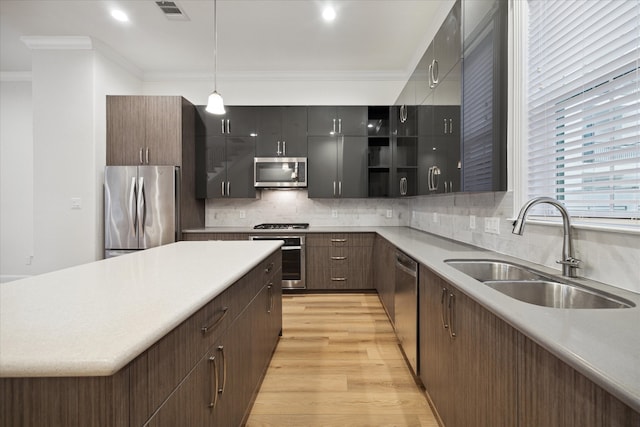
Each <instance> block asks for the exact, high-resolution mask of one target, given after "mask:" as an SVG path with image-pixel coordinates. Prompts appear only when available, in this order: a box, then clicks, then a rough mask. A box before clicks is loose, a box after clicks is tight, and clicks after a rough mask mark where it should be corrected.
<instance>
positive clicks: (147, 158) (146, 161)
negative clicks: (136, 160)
mask: <svg viewBox="0 0 640 427" xmlns="http://www.w3.org/2000/svg"><path fill="white" fill-rule="evenodd" d="M144 162H145V164H147V165H148V164H149V147H147V148H146V149H145V150H144Z"/></svg>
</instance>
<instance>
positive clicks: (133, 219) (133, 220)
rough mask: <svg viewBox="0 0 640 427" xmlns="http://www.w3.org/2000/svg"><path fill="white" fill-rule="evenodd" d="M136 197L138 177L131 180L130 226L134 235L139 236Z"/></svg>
mask: <svg viewBox="0 0 640 427" xmlns="http://www.w3.org/2000/svg"><path fill="white" fill-rule="evenodd" d="M137 208H138V206H137V196H136V177H135V176H134V177H132V178H131V188H130V189H129V224H130V225H131V229H132V230H133V235H134V236H137V235H138V215H137V213H138V211H137Z"/></svg>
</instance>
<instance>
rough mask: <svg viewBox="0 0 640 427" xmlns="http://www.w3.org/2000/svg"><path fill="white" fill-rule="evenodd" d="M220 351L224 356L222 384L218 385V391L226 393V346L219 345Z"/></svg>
mask: <svg viewBox="0 0 640 427" xmlns="http://www.w3.org/2000/svg"><path fill="white" fill-rule="evenodd" d="M218 351H219V352H220V356H221V357H222V384H221V385H220V386H219V387H218V393H220V394H222V393H224V388H225V386H226V385H227V358H226V357H225V355H224V346H223V345H219V346H218Z"/></svg>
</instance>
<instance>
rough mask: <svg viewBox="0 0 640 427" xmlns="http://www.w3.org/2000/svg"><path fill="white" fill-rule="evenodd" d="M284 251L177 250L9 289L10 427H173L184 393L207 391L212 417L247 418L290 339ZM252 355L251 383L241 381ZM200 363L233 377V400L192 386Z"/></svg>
mask: <svg viewBox="0 0 640 427" xmlns="http://www.w3.org/2000/svg"><path fill="white" fill-rule="evenodd" d="M280 246H281V242H279V241H268V242H249V241H242V242H178V243H174V244H170V245H166V246H162V247H158V248H154V249H150V250H146V251H141V252H137V253H133V254H130V255H126V256H121V257H117V258H111V259H107V260H102V261H97V262H94V263H90V264H86V265H81V266H77V267H73V268H69V269H64V270H60V271H56V272H53V273H48V274H43V275H40V276H35V277H32V278H29V279H24V280H20V281H16V282H10V283H6V284H3V285H2V287H0V377H2V378H0V425H3V426H5V425H6V426H9V425H21V426H25V425H46V424H47V423H52V424H54V425H84V426H87V425H143V424H145V423H147V422H148V421H149V420H152V421H153V422H154V423H155V424H154V425H171V423H172V420H174V419H180V414H179V413H176V411H178V410H179V408H180V407H183V405H181V404H177V403H178V402H179V400H180V398H181V397H180V396H181V393H183V392H184V393H189V394H192V397H193V396H194V395H196V394H198V393H202V394H207V395H206V396H203V397H202V398H200V399H196V400H198V403H200V400H202V401H206V404H204V403H203V405H199V406H202V407H203V410H202V417H207V416H211V415H210V414H211V413H214V412H218V413H221V415H220V417H221V418H215V419H216V420H217V419H220V420H225V419H227V418H225V417H226V416H227V415H226V414H230V413H232V412H234V413H240V418H242V416H244V412H245V411H246V409H247V408H246V407H247V406H248V402H250V400H251V394H252V393H253V392H254V391H255V390H256V389H257V386H258V385H259V382H260V378H261V375H262V374H263V373H264V370H265V369H266V365H267V363H268V360H269V358H270V356H271V353H272V351H273V349H274V347H275V343H276V342H277V338H278V334H279V333H280V330H281V321H282V316H281V299H280V291H279V290H280V287H279V285H280V281H281V279H280V276H279V275H280V265H281V258H280V250H279V248H280ZM254 325H262V328H263V329H260V330H257V331H256V330H254V331H253V332H254V333H253V334H249V332H250V329H252V328H253V327H254ZM256 332H257V333H256ZM237 336H242V337H247V339H246V340H245V341H246V342H244V341H242V340H238V339H236V338H237ZM234 339H235V342H233V341H234ZM223 342H224V346H223ZM227 342H231V343H229V344H227ZM219 347H223V348H224V349H223V350H220V349H219ZM249 348H252V349H253V350H254V351H255V352H256V353H259V354H257V355H256V354H254V355H253V358H252V360H251V363H252V366H253V367H254V369H252V370H251V375H250V376H251V378H250V379H247V378H239V379H238V381H235V382H234V380H233V376H232V375H233V363H234V362H233V361H232V358H231V355H234V354H237V353H240V354H242V353H246V352H247V350H248V349H249ZM258 350H259V351H258ZM210 353H211V354H210ZM225 353H226V354H225ZM202 361H204V362H205V363H204V364H203V363H202ZM201 364H202V365H203V366H206V367H207V369H206V377H207V378H210V377H213V376H218V372H220V378H222V370H223V368H224V370H225V371H227V383H228V384H226V386H227V389H228V390H230V391H228V394H230V395H231V396H229V397H227V396H225V395H224V393H222V392H220V393H215V394H214V395H211V393H210V392H209V390H210V388H211V387H209V385H208V382H207V384H205V385H203V384H200V383H201V382H203V381H205V379H204V378H201V377H202V375H201V377H200V378H196V379H197V381H196V382H197V383H198V384H197V385H195V386H194V387H193V388H192V389H191V390H188V389H185V387H186V386H185V384H188V383H189V380H190V377H191V376H192V374H193V373H194V372H195V371H197V370H198V369H199V366H200V365H201ZM227 365H230V366H227ZM242 368H246V366H243V367H242ZM212 370H213V371H214V372H213V373H214V374H215V375H212V372H211V371H212ZM245 370H246V369H245ZM192 371H193V372H192ZM229 375H231V376H232V377H231V378H229ZM236 383H237V384H242V385H249V384H250V387H249V388H251V390H240V388H241V387H239V386H236ZM216 388H217V387H216ZM245 388H246V387H245ZM183 389H184V390H183ZM184 393H183V394H184ZM225 393H227V391H225ZM234 394H235V397H234V396H233V395H234ZM174 397H176V399H174ZM209 400H215V401H216V402H215V403H216V406H218V408H219V409H220V410H217V411H213V410H211V409H210V408H209V407H208V403H210V402H209ZM239 400H242V402H241V403H244V406H243V405H241V404H239V403H238V401H239ZM174 401H175V402H174ZM225 401H229V405H231V406H234V405H235V407H233V408H232V407H229V408H226V407H225ZM240 406H243V407H240ZM163 408H167V409H166V410H163ZM184 409H186V408H184ZM184 409H183V410H184ZM226 409H228V410H226ZM225 413H226V414H225ZM183 415H184V414H183ZM236 418H237V416H236ZM232 419H235V418H232ZM230 420H231V419H230ZM222 422H223V421H221V422H220V423H222Z"/></svg>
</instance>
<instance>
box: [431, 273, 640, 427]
mask: <svg viewBox="0 0 640 427" xmlns="http://www.w3.org/2000/svg"><path fill="white" fill-rule="evenodd" d="M419 280H420V282H419V283H420V284H419V301H420V303H419V319H420V320H419V336H420V379H421V380H422V382H423V384H424V386H425V389H426V392H427V397H428V398H429V400H430V401H431V404H432V406H433V407H434V409H435V412H436V415H437V416H438V417H439V418H440V421H441V423H442V425H444V426H446V427H467V426H486V427H495V426H505V427H512V426H518V427H539V426H545V427H614V426H615V427H632V426H634V427H635V426H639V425H640V413H638V412H636V411H634V410H633V409H631V408H630V407H629V406H627V405H625V404H624V403H623V402H621V401H620V400H619V399H617V398H616V397H614V396H612V395H611V394H610V393H608V392H607V391H605V390H604V389H602V388H601V387H599V386H598V385H596V384H595V383H593V382H592V381H591V380H589V379H588V378H586V377H585V376H583V375H582V374H580V373H579V372H577V371H576V370H575V369H573V368H572V367H571V366H569V365H567V364H566V363H564V362H563V361H561V360H560V359H558V358H557V357H556V356H554V355H553V354H551V353H550V352H548V351H547V350H546V349H544V348H542V347H541V346H540V345H538V344H537V343H535V342H534V341H533V340H531V339H529V338H528V337H526V336H525V335H524V334H522V333H520V332H519V331H517V330H516V329H514V328H513V327H511V326H510V325H509V324H507V323H506V322H505V321H503V320H502V319H500V318H498V317H497V316H495V315H494V314H493V313H491V312H490V311H489V310H487V309H485V308H484V307H482V306H481V305H480V304H478V303H476V302H475V301H474V300H473V299H471V298H470V297H469V296H467V295H466V294H464V293H463V292H462V291H460V290H459V289H457V288H456V287H455V286H453V285H451V284H450V283H449V282H447V281H446V280H444V279H442V278H441V277H439V276H438V275H437V274H435V273H434V272H432V271H431V270H429V269H428V268H426V267H425V266H423V265H421V266H420V279H419Z"/></svg>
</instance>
